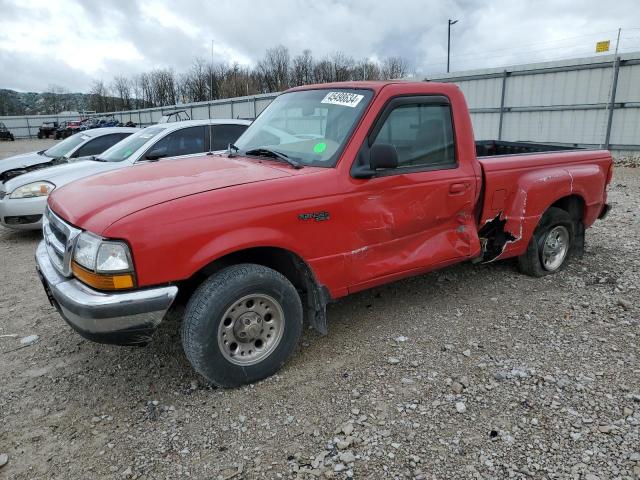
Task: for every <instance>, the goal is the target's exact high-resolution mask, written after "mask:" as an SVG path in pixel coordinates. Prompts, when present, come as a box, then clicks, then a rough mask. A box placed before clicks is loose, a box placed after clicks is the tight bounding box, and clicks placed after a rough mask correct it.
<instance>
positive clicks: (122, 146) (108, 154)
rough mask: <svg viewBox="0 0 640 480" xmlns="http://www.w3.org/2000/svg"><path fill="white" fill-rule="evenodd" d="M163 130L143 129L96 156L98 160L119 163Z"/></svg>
mask: <svg viewBox="0 0 640 480" xmlns="http://www.w3.org/2000/svg"><path fill="white" fill-rule="evenodd" d="M164 130H165V129H164V128H158V127H148V128H145V129H144V130H140V131H139V132H137V133H134V134H133V135H131V136H129V137H127V138H125V139H124V140H122V141H120V142H118V143H116V144H115V145H114V146H113V147H111V148H110V149H108V150H106V151H105V152H104V153H102V154H101V155H98V156H99V157H100V160H105V161H107V162H121V161H123V160H126V159H127V158H129V157H130V156H131V155H132V154H133V152H135V151H136V150H138V149H139V148H140V147H142V146H143V145H144V144H145V143H147V142H148V141H149V140H150V139H152V138H153V137H155V136H156V135H158V134H159V133H160V132H163V131H164Z"/></svg>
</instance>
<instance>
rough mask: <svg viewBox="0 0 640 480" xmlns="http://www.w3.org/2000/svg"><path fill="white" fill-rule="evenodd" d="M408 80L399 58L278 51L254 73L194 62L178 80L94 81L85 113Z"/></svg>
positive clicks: (168, 72)
mask: <svg viewBox="0 0 640 480" xmlns="http://www.w3.org/2000/svg"><path fill="white" fill-rule="evenodd" d="M408 74H409V63H408V62H407V60H406V59H404V58H402V57H393V56H392V57H387V58H384V59H382V60H381V61H379V62H378V61H373V60H370V59H366V58H365V59H360V60H355V59H354V58H353V57H351V56H348V55H346V54H344V53H342V52H336V53H334V54H333V55H330V56H327V57H323V58H321V59H316V58H314V56H313V55H312V53H311V50H304V51H303V52H302V53H301V54H300V55H296V56H294V57H292V56H291V55H290V53H289V50H288V49H287V48H286V47H284V46H282V45H280V46H277V47H274V48H270V49H268V50H267V51H266V53H265V55H264V57H263V58H262V59H261V60H260V61H259V62H258V63H257V65H256V66H255V67H246V66H241V65H239V64H237V63H233V64H223V63H211V62H207V61H205V60H204V59H202V58H196V59H194V60H193V63H192V64H191V66H190V68H189V69H188V70H187V71H186V72H183V73H179V74H176V73H175V72H174V71H173V70H172V69H154V70H151V71H150V72H145V73H141V74H139V75H134V76H131V77H126V76H121V75H120V76H116V77H114V78H113V80H112V82H111V83H105V82H104V81H102V80H96V81H95V82H94V83H93V85H92V86H91V89H90V91H89V99H88V105H87V108H88V109H89V110H95V111H97V112H109V111H118V110H130V109H137V108H148V107H161V106H166V105H174V104H177V103H188V102H202V101H207V100H218V99H223V98H231V97H241V96H245V95H255V94H260V93H271V92H279V91H282V90H285V89H287V88H289V87H294V86H299V85H308V84H312V83H327V82H341V81H348V80H388V79H397V78H403V77H406V76H407V75H408Z"/></svg>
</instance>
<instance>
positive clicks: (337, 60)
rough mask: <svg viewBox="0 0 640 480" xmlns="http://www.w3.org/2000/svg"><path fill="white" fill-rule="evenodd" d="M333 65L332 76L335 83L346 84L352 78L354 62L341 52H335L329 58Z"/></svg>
mask: <svg viewBox="0 0 640 480" xmlns="http://www.w3.org/2000/svg"><path fill="white" fill-rule="evenodd" d="M331 62H332V63H333V75H334V78H335V81H336V82H346V81H348V80H351V79H352V77H353V68H354V64H355V62H354V61H353V58H351V57H348V56H347V55H345V54H344V53H342V52H336V53H334V54H333V55H332V56H331Z"/></svg>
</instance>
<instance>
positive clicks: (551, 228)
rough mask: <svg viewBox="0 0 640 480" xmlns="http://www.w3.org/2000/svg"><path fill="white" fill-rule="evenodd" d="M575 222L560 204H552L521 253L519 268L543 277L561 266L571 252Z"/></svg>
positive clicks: (527, 273) (531, 274)
mask: <svg viewBox="0 0 640 480" xmlns="http://www.w3.org/2000/svg"><path fill="white" fill-rule="evenodd" d="M575 231H576V225H575V223H574V221H573V220H572V219H571V216H570V215H569V214H568V213H567V212H566V211H565V210H562V209H561V208H556V207H551V208H549V210H547V211H546V212H545V214H544V215H543V216H542V218H541V219H540V223H539V224H538V226H537V227H536V229H535V231H534V232H533V236H532V237H531V240H530V241H529V245H528V246H527V251H526V252H525V253H523V254H522V255H520V256H519V257H518V267H519V269H520V271H521V272H522V273H524V274H526V275H530V276H532V277H544V276H545V275H550V274H552V273H556V272H558V271H560V270H562V269H563V268H564V267H565V266H566V264H567V261H568V260H569V257H570V256H571V249H572V247H573V245H574V241H575Z"/></svg>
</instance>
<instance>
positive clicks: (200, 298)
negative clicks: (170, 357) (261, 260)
mask: <svg viewBox="0 0 640 480" xmlns="http://www.w3.org/2000/svg"><path fill="white" fill-rule="evenodd" d="M302 317H303V313H302V303H301V301H300V296H299V295H298V292H297V291H296V289H295V287H294V286H293V285H292V284H291V282H290V281H289V280H288V279H287V278H286V277H284V276H283V275H281V274H280V273H278V272H276V271H275V270H272V269H270V268H267V267H264V266H262V265H254V264H240V265H233V266H231V267H228V268H225V269H223V270H221V271H220V272H217V273H215V274H213V275H211V276H210V277H209V278H208V279H207V280H205V281H204V283H202V284H201V285H200V286H199V287H198V289H197V290H196V291H195V292H194V294H193V295H192V296H191V299H190V300H189V302H188V304H187V308H186V311H185V316H184V320H183V323H182V345H183V348H184V352H185V355H186V356H187V359H188V360H189V362H190V363H191V365H192V366H193V368H194V369H195V370H196V371H197V372H198V373H200V374H201V375H202V376H203V377H205V378H206V379H207V380H208V381H210V382H211V383H213V384H215V385H218V386H221V387H237V386H240V385H243V384H246V383H252V382H255V381H257V380H261V379H263V378H266V377H269V376H271V375H273V374H274V373H275V372H277V371H278V370H279V369H280V368H281V367H282V365H283V364H284V362H285V361H286V360H287V359H288V358H289V356H290V355H291V353H292V352H293V350H294V349H295V347H296V344H297V343H298V340H299V338H300V335H301V333H302Z"/></svg>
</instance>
